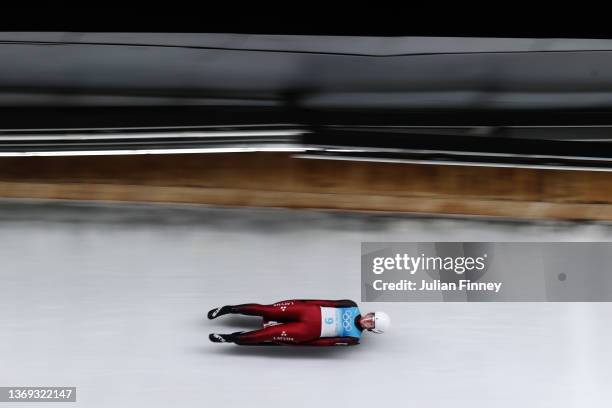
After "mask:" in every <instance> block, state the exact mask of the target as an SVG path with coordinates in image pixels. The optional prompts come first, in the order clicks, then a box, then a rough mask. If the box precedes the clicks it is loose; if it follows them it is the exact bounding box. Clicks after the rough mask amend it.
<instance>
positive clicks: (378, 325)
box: [370, 312, 391, 334]
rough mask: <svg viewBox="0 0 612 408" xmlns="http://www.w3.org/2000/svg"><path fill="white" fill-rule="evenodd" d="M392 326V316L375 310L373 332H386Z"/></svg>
mask: <svg viewBox="0 0 612 408" xmlns="http://www.w3.org/2000/svg"><path fill="white" fill-rule="evenodd" d="M390 326H391V318H389V315H388V314H386V313H385V312H374V328H373V329H371V330H370V331H371V332H373V333H377V334H380V333H384V332H386V331H387V330H389V327H390Z"/></svg>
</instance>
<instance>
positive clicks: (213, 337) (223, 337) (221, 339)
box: [208, 332, 242, 343]
mask: <svg viewBox="0 0 612 408" xmlns="http://www.w3.org/2000/svg"><path fill="white" fill-rule="evenodd" d="M241 333H242V332H236V333H232V334H219V333H210V334H209V335H208V338H209V339H210V341H212V342H213V343H233V342H234V340H235V338H236V336H237V335H239V334H241Z"/></svg>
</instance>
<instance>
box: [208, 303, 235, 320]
mask: <svg viewBox="0 0 612 408" xmlns="http://www.w3.org/2000/svg"><path fill="white" fill-rule="evenodd" d="M228 313H232V306H221V307H216V308H214V309H211V310H209V311H208V318H209V319H210V320H212V319H216V318H217V317H219V316H223V315H225V314H228Z"/></svg>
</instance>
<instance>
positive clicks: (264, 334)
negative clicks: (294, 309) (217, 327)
mask: <svg viewBox="0 0 612 408" xmlns="http://www.w3.org/2000/svg"><path fill="white" fill-rule="evenodd" d="M318 336H319V332H318V330H313V329H312V327H309V325H307V324H305V323H283V324H278V325H275V326H269V327H266V328H264V329H260V330H255V331H250V332H244V333H240V334H237V335H234V336H232V339H231V340H232V341H233V342H234V343H236V344H240V345H250V344H261V343H279V344H299V343H304V342H309V341H313V340H315V339H317V338H318Z"/></svg>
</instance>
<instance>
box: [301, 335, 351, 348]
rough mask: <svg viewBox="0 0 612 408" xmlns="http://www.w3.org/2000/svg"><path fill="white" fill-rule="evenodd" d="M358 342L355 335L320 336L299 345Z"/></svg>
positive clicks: (342, 344)
mask: <svg viewBox="0 0 612 408" xmlns="http://www.w3.org/2000/svg"><path fill="white" fill-rule="evenodd" d="M357 344H359V339H358V338H356V337H322V338H320V339H317V340H313V341H309V342H307V343H300V346H355V345H357Z"/></svg>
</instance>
